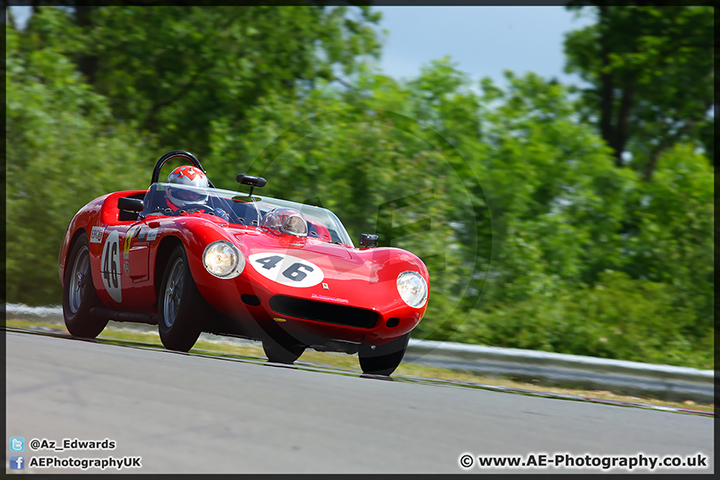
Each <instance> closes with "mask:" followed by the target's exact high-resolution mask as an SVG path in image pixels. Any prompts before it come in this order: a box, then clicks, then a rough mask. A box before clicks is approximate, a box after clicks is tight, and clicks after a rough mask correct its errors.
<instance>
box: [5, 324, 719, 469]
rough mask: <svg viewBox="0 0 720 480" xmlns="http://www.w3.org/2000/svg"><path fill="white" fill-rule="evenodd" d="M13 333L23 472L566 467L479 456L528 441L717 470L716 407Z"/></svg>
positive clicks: (10, 371) (11, 397)
mask: <svg viewBox="0 0 720 480" xmlns="http://www.w3.org/2000/svg"><path fill="white" fill-rule="evenodd" d="M5 334H6V409H7V410H6V416H7V432H6V437H5V441H6V447H5V452H6V457H7V455H9V454H12V453H13V452H10V450H9V448H10V447H9V438H10V437H24V439H25V442H26V446H25V451H24V453H23V455H24V458H25V463H26V468H25V471H26V472H32V473H45V472H47V473H50V472H53V473H54V472H62V473H76V472H77V473H79V472H80V470H74V469H72V470H71V469H68V468H49V469H48V468H37V467H35V468H32V467H30V466H29V464H28V462H30V461H31V460H32V457H44V456H55V457H59V458H66V457H73V458H75V459H83V458H86V459H89V458H107V457H109V456H112V457H114V458H116V459H118V458H122V457H125V456H127V457H137V456H140V457H142V459H141V465H142V467H141V468H140V469H134V470H133V469H128V470H122V471H121V473H443V472H446V473H465V472H467V473H490V472H498V471H499V472H505V473H525V472H529V473H541V474H543V473H544V474H550V473H556V472H559V470H558V469H556V468H554V467H552V466H549V467H545V468H543V467H527V468H504V469H496V470H493V469H491V468H480V467H479V466H478V465H477V464H476V463H475V462H477V456H479V455H502V456H508V455H520V456H522V457H523V458H524V459H525V460H527V458H528V455H529V454H536V455H537V454H547V455H548V458H554V455H555V454H564V453H567V454H570V455H573V456H575V457H584V456H585V454H589V455H591V456H594V457H601V456H604V455H617V456H625V457H635V458H636V459H637V458H639V456H640V454H642V456H644V457H650V456H660V457H662V456H665V455H677V456H696V455H697V454H701V455H704V456H705V457H707V460H706V462H707V464H708V467H706V468H692V469H684V470H682V469H676V470H672V469H668V468H658V469H656V470H654V471H653V472H654V473H680V472H690V473H713V472H714V439H713V422H714V419H713V418H712V417H708V416H700V415H689V414H682V413H676V412H666V411H658V410H649V409H642V408H629V407H621V406H615V405H603V404H597V403H587V402H579V401H569V400H563V399H553V398H540V397H533V396H526V395H518V394H513V393H505V392H498V391H488V390H485V389H481V388H467V387H459V386H453V385H452V384H447V385H441V384H427V383H422V382H413V381H408V380H405V379H403V378H401V377H397V378H395V381H388V380H383V379H379V378H368V377H361V376H360V372H359V370H358V371H356V372H353V371H349V370H337V369H333V368H332V367H327V368H322V367H318V368H311V367H307V366H306V365H304V364H303V363H302V359H301V360H300V367H299V368H298V367H286V366H280V365H276V364H269V363H266V362H265V359H264V358H259V357H258V358H244V357H243V358H240V357H238V358H230V359H222V358H214V357H208V356H202V355H188V354H179V353H173V352H168V351H164V350H153V349H147V348H134V347H128V346H118V345H109V344H102V343H95V342H90V341H82V340H76V339H71V338H63V337H58V336H46V335H38V334H30V333H21V332H13V331H7V332H5ZM31 439H38V440H43V439H48V440H53V441H56V442H58V443H59V444H61V442H62V440H63V439H70V440H73V439H78V440H105V439H109V440H113V441H115V442H116V448H115V449H113V450H100V451H88V450H84V451H78V450H74V451H68V450H65V451H62V452H56V451H31V449H30V448H29V444H30V443H31ZM8 452H9V453H8ZM464 453H469V454H471V455H472V456H473V457H474V458H475V460H474V465H473V466H472V467H470V468H469V469H464V468H462V467H461V466H460V464H459V459H460V457H461V455H462V454H464ZM538 458H539V457H538ZM6 468H7V463H6ZM6 471H7V472H9V473H17V472H15V471H11V470H6ZM117 471H118V470H117V469H113V468H108V469H105V470H104V472H106V473H115V472H117ZM563 471H564V472H572V471H575V472H581V473H600V472H602V471H603V470H602V469H601V468H583V469H566V470H563ZM610 471H611V472H614V473H625V472H627V471H628V470H626V469H618V470H610ZM649 471H650V470H648V469H647V468H639V467H636V468H634V469H633V470H632V472H636V473H647V472H649ZM86 472H88V473H98V472H101V470H99V469H95V468H91V469H88V470H86Z"/></svg>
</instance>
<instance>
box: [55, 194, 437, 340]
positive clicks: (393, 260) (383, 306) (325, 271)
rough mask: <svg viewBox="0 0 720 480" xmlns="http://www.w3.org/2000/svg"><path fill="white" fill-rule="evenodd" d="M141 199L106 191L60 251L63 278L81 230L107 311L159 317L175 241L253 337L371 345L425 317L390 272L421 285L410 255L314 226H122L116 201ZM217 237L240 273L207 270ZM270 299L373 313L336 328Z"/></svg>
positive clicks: (205, 219) (74, 224) (160, 220)
mask: <svg viewBox="0 0 720 480" xmlns="http://www.w3.org/2000/svg"><path fill="white" fill-rule="evenodd" d="M144 193H145V191H122V192H115V193H111V194H108V195H105V196H102V197H99V198H97V199H95V200H93V201H92V202H90V203H88V204H87V205H86V206H85V207H83V208H82V209H81V210H80V211H79V212H78V213H77V214H76V215H75V217H74V218H73V219H72V221H71V222H70V225H69V226H68V229H67V231H66V233H65V237H64V238H63V242H62V246H61V249H60V255H59V274H60V279H61V281H62V280H63V278H64V270H65V261H66V256H67V254H68V251H69V249H70V247H71V246H72V245H71V244H72V242H73V241H74V239H75V238H77V235H78V234H81V233H83V232H84V234H85V235H87V238H88V240H89V248H90V262H91V268H92V277H93V284H94V286H95V289H96V290H97V293H98V295H99V297H100V299H101V301H102V302H103V303H104V304H105V305H106V306H107V307H108V308H109V309H112V310H115V311H127V312H137V313H146V314H150V315H155V314H157V292H158V290H159V284H160V282H161V281H162V275H163V272H164V270H165V265H162V264H161V263H162V258H163V253H162V251H163V250H167V249H168V248H169V243H172V242H175V243H182V245H183V247H184V249H185V252H186V254H187V258H188V263H189V266H190V270H191V272H192V276H193V279H194V281H195V283H196V284H197V287H198V290H199V291H200V293H201V294H202V296H203V297H204V298H205V299H206V300H207V301H208V303H209V304H210V305H212V306H213V307H214V308H215V309H216V310H218V311H219V312H221V313H222V314H223V315H225V316H226V317H228V318H229V319H231V321H232V322H237V325H238V326H239V327H240V329H241V330H243V331H246V332H248V333H247V336H250V337H251V338H252V337H256V336H257V335H259V334H260V333H261V332H262V330H263V325H264V324H268V323H274V324H276V325H278V326H280V327H281V328H283V329H285V330H286V331H287V332H288V333H290V334H292V335H294V336H295V337H296V338H298V339H301V338H305V337H307V338H308V344H310V342H311V341H316V340H311V339H317V338H320V339H327V340H341V341H347V342H365V343H370V344H378V345H379V344H383V343H386V342H389V341H391V340H394V339H396V338H398V337H400V336H402V335H404V334H406V333H407V332H409V331H410V330H412V329H413V328H414V327H415V326H416V325H417V324H418V323H419V322H420V320H421V319H422V316H423V314H424V313H425V309H426V308H427V300H426V301H425V304H424V305H422V306H421V308H412V307H410V306H409V305H407V304H406V303H405V302H404V301H403V300H402V299H401V298H400V295H399V294H398V291H397V287H396V281H397V277H398V275H399V274H400V273H402V272H404V271H407V270H411V271H415V272H418V273H419V274H420V275H422V277H423V278H424V279H425V281H426V282H427V284H428V288H429V284H430V280H429V276H428V271H427V268H426V266H425V265H424V263H423V262H422V261H421V260H420V259H419V258H418V257H417V256H415V255H413V254H412V253H410V252H407V251H405V250H401V249H397V248H372V249H357V248H352V247H350V246H346V245H339V244H333V243H328V242H325V241H322V240H321V239H320V238H323V237H325V236H326V235H323V233H324V232H323V231H322V229H319V233H320V235H319V238H317V239H316V238H312V237H304V238H298V237H294V236H291V235H283V234H277V233H275V232H272V231H267V230H261V229H259V228H257V227H255V226H242V225H235V224H230V223H228V222H226V221H224V220H223V219H222V218H219V217H216V216H210V215H206V214H191V215H187V216H164V215H150V216H148V217H147V218H145V219H142V220H123V219H122V218H123V216H124V215H128V212H122V213H121V212H120V210H119V209H118V206H117V205H118V198H120V197H131V196H135V197H136V198H137V197H142V195H143V194H144ZM327 236H329V235H327ZM216 240H225V241H228V242H231V243H233V244H234V245H235V246H237V247H238V248H239V249H240V251H241V252H242V254H243V255H244V257H245V267H244V270H243V271H242V273H241V274H240V275H239V276H237V277H235V278H232V279H221V278H218V277H215V276H214V275H212V274H210V273H209V272H208V271H207V270H206V269H205V267H204V265H203V261H202V256H203V252H204V250H205V248H206V247H207V246H208V245H209V244H210V243H212V242H214V241H216ZM159 253H160V255H159ZM273 275H274V277H273ZM276 296H283V297H289V300H288V299H283V300H282V301H285V302H286V303H285V305H286V306H285V307H283V308H284V309H287V308H295V306H294V305H296V303H293V302H295V299H300V301H303V300H305V301H311V302H317V304H320V305H319V308H320V309H321V310H322V309H323V308H325V306H327V305H335V306H337V307H348V309H338V308H336V307H328V308H330V309H331V310H329V311H331V312H336V311H337V312H349V314H353V315H354V313H353V312H355V310H353V309H361V310H362V311H363V315H365V311H371V312H375V313H376V314H377V316H378V318H377V322H376V323H375V325H374V326H372V327H367V326H351V325H347V324H342V322H345V321H346V320H347V319H345V318H340V319H338V321H339V322H340V323H333V322H329V321H318V320H311V319H308V318H300V317H297V316H293V315H290V314H288V313H287V311H285V313H279V312H278V311H276V309H274V308H273V306H272V305H271V304H272V303H273V301H271V299H272V298H273V297H276ZM280 301H281V300H277V302H280ZM258 303H259V304H258ZM301 304H302V305H311V306H312V305H316V303H312V304H311V303H301ZM288 305H289V307H288ZM281 310H282V309H281ZM341 316H343V317H344V313H343V314H342V315H341ZM349 316H352V315H349ZM348 318H349V317H348ZM333 320H334V319H333ZM388 320H390V322H389V324H388Z"/></svg>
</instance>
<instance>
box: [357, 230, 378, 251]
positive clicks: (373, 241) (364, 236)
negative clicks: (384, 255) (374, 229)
mask: <svg viewBox="0 0 720 480" xmlns="http://www.w3.org/2000/svg"><path fill="white" fill-rule="evenodd" d="M377 246H378V236H377V235H372V234H370V233H361V234H360V248H375V247H377Z"/></svg>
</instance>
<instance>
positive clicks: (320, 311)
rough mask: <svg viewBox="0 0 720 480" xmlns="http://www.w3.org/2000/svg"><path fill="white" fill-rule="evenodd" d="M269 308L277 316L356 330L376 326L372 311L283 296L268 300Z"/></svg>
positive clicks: (376, 319)
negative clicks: (345, 326)
mask: <svg viewBox="0 0 720 480" xmlns="http://www.w3.org/2000/svg"><path fill="white" fill-rule="evenodd" d="M270 308H272V309H273V310H274V311H275V312H276V313H278V314H279V315H286V316H288V317H296V318H304V319H306V320H315V321H316V322H325V323H334V324H336V325H347V326H349V327H357V328H373V327H374V326H375V325H376V324H377V321H378V317H379V315H378V314H377V312H374V311H372V310H365V309H363V308H355V307H348V306H347V305H335V304H333V303H324V302H316V301H313V300H304V299H302V298H293V297H286V296H284V295H276V296H274V297H272V298H271V299H270Z"/></svg>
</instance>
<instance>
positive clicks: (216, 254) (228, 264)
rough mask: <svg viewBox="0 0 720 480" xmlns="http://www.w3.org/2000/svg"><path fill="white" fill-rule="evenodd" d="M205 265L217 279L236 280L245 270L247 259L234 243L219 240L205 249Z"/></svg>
mask: <svg viewBox="0 0 720 480" xmlns="http://www.w3.org/2000/svg"><path fill="white" fill-rule="evenodd" d="M203 265H205V269H206V270H207V271H208V272H210V273H211V274H213V275H215V276H216V277H219V278H234V277H237V276H238V275H240V274H241V273H242V271H243V269H244V268H245V257H244V256H243V254H242V252H241V251H240V250H239V249H238V248H237V247H236V246H235V245H233V244H232V243H230V242H228V241H225V240H218V241H217V242H213V243H211V244H210V245H208V246H207V247H205V251H204V252H203Z"/></svg>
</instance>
